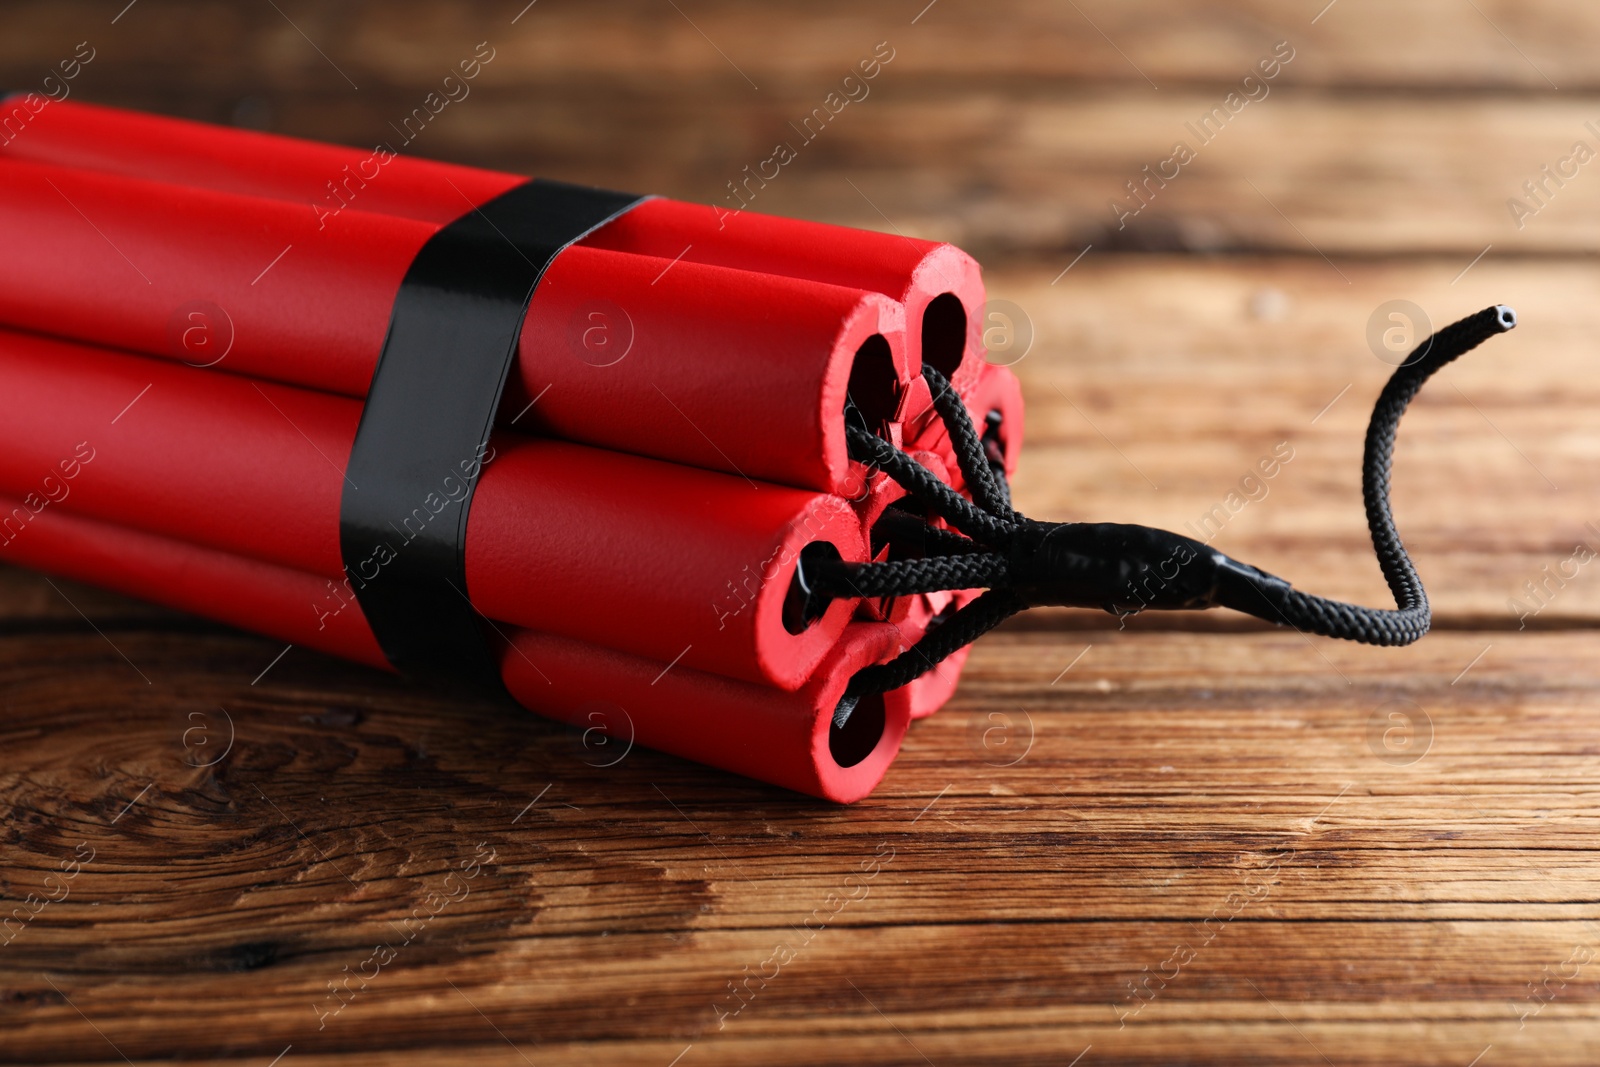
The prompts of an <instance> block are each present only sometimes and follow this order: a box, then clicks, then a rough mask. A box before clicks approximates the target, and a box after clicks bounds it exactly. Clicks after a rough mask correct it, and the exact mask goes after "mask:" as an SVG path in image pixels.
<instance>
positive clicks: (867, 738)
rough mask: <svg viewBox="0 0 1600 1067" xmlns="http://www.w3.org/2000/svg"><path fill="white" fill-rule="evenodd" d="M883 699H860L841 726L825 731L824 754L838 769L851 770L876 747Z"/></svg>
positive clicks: (883, 718)
mask: <svg viewBox="0 0 1600 1067" xmlns="http://www.w3.org/2000/svg"><path fill="white" fill-rule="evenodd" d="M885 722H886V720H885V717H884V710H883V695H882V694H881V693H880V694H876V695H874V696H867V697H862V698H861V703H859V704H857V705H856V710H855V711H853V712H852V713H851V714H850V718H848V719H846V720H845V724H844V725H843V726H830V727H829V728H828V752H829V754H830V755H832V756H833V762H835V763H837V764H838V765H839V766H841V767H854V766H855V765H856V764H858V763H860V762H861V761H862V760H864V759H866V758H867V757H868V756H870V755H872V753H873V750H874V749H876V748H877V747H878V742H879V741H881V740H883V728H884V725H885Z"/></svg>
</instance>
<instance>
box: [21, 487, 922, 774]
mask: <svg viewBox="0 0 1600 1067" xmlns="http://www.w3.org/2000/svg"><path fill="white" fill-rule="evenodd" d="M23 506H24V505H23V503H22V501H21V500H20V499H7V498H0V508H4V509H5V510H6V513H8V514H9V513H10V512H11V511H12V510H13V509H15V508H18V507H23ZM6 555H7V556H8V558H10V559H11V560H13V561H15V562H18V563H22V564H24V565H26V566H30V567H34V568H37V569H39V570H43V571H47V572H49V573H52V574H57V575H60V576H62V577H67V578H72V579H76V580H79V581H85V582H91V583H93V584H95V585H101V586H104V587H106V588H108V589H113V590H115V591H117V592H121V593H124V594H126V595H129V596H135V597H139V598H141V599H145V600H150V601H154V602H156V603H160V604H165V605H167V606H169V607H174V608H178V609H180V610H183V611H190V612H194V613H196V614H200V615H205V616H207V617H210V618H213V619H217V620H220V621H222V622H226V623H230V624H233V625H236V626H240V627H243V628H245V629H250V630H254V631H257V632H260V633H265V634H268V635H269V636H272V637H275V638H277V639H278V640H280V641H288V642H291V643H293V644H296V645H303V646H305V647H308V648H315V649H318V650H320V651H323V652H328V653H331V654H333V655H338V656H343V657H346V658H349V659H354V660H357V661H358V662H362V663H366V664H368V665H370V666H374V667H380V668H384V669H387V667H388V665H387V663H386V661H385V660H384V657H383V653H382V652H381V651H380V650H379V649H378V647H377V643H376V642H375V641H373V639H372V633H371V631H370V630H369V629H368V628H367V624H366V621H365V619H363V618H362V617H361V615H360V612H359V609H352V610H351V611H350V612H349V613H347V614H343V615H341V616H339V617H338V618H336V619H334V620H333V621H332V622H331V623H330V624H329V625H327V626H325V627H321V628H318V627H316V626H314V625H313V624H312V620H311V618H310V616H309V614H308V613H307V612H305V610H304V608H303V605H304V603H305V602H306V600H307V599H308V598H312V597H316V596H318V595H320V593H321V589H322V586H323V584H324V583H323V581H322V579H320V578H318V577H316V576H314V575H310V574H305V573H302V572H299V571H295V570H291V569H288V568H284V567H278V566H275V565H273V564H268V563H260V562H257V561H255V560H248V559H244V558H242V557H239V556H233V555H229V554H228V553H225V552H219V551H216V550H215V549H208V548H202V547H199V546H196V545H191V544H188V543H185V542H182V541H177V540H173V539H169V538H164V537H159V536H156V535H153V534H148V533H142V532H139V531H135V530H129V529H125V528H123V527H120V526H117V525H114V524H110V523H102V522H96V521H94V520H91V519H85V518H82V517H79V516H76V515H72V514H70V513H68V512H66V511H65V510H63V509H59V508H48V509H46V510H44V511H42V512H40V513H39V515H38V516H37V517H36V518H35V519H34V520H33V522H31V523H30V525H29V528H28V529H27V531H26V532H25V533H24V534H22V535H20V536H18V537H17V538H16V539H15V540H14V542H13V543H12V544H11V545H9V546H8V548H7V549H6ZM506 637H507V639H508V641H507V642H501V645H500V648H499V650H498V656H499V663H500V668H501V675H502V678H503V679H504V681H505V683H506V685H507V687H508V688H509V689H510V690H511V692H512V693H513V695H515V696H516V697H517V699H518V700H519V701H520V702H521V703H523V704H524V705H525V706H527V707H529V708H530V709H532V710H534V711H537V712H539V713H540V714H542V715H546V716H548V717H550V718H554V719H559V720H562V721H565V722H568V723H571V724H573V725H574V726H577V727H581V728H584V729H585V730H588V729H591V728H603V729H606V730H609V731H610V732H611V733H612V734H613V735H614V737H615V740H616V741H617V743H618V747H619V748H620V749H622V750H623V751H624V752H625V751H626V746H628V745H630V744H632V743H638V744H640V745H644V746H646V747H649V748H656V749H660V750H661V751H664V752H671V753H673V754H675V755H678V756H682V757H684V758H685V759H690V760H695V761H697V762H700V763H706V764H710V765H711V766H714V767H719V768H721V769H723V770H728V771H732V772H734V773H736V774H742V775H745V776H747V777H750V778H755V779H758V780H760V781H764V782H769V783H772V784H774V785H780V786H783V787H785V788H788V789H793V790H796V791H798V792H802V793H808V794H810V795H812V796H817V797H822V798H824V799H826V800H833V801H837V802H839V803H845V804H847V803H851V802H853V801H856V800H859V799H861V798H862V797H864V796H866V795H867V794H868V793H870V792H871V791H872V789H873V788H874V787H875V786H876V785H877V784H878V782H879V781H880V780H881V779H882V777H883V775H884V773H885V771H887V770H888V767H889V764H890V763H891V762H893V760H894V757H895V755H896V754H897V753H898V751H899V748H900V740H901V738H902V737H903V736H904V734H905V730H906V724H907V721H908V720H907V715H908V710H907V705H906V702H905V701H904V700H903V699H900V698H898V697H897V696H896V694H890V695H889V697H887V698H885V699H882V700H878V701H873V702H870V703H868V704H865V705H863V706H862V707H861V708H858V709H857V711H856V713H855V715H853V716H852V717H851V720H850V723H848V724H847V725H846V729H845V730H842V731H836V730H833V729H831V720H832V716H833V709H834V708H835V706H836V705H837V704H838V701H839V698H840V696H841V695H842V694H843V692H844V687H845V684H846V683H847V682H848V681H849V679H850V676H851V675H852V674H853V673H855V671H857V670H859V669H861V668H862V667H865V666H868V665H869V664H872V663H875V662H882V661H884V660H887V659H888V658H889V657H890V656H892V655H893V654H894V652H895V649H896V642H895V634H894V631H893V630H892V629H891V628H889V627H885V626H874V625H872V624H866V623H857V624H852V625H851V626H850V627H849V628H848V629H847V630H845V631H844V632H843V634H842V635H841V637H840V640H839V642H838V643H837V645H836V646H835V647H834V648H833V649H831V650H830V651H829V654H828V658H827V659H826V660H825V661H824V662H823V666H822V669H821V670H819V671H818V672H817V676H816V677H815V678H814V679H813V680H812V681H811V682H810V683H809V684H808V685H807V686H806V687H805V688H803V689H801V690H800V691H799V692H793V693H791V692H784V691H782V690H778V689H772V688H768V687H765V686H758V685H751V684H749V683H747V682H738V681H734V680H732V679H729V678H725V677H722V676H720V675H716V674H708V673H705V672H701V671H695V670H692V669H690V668H688V667H685V666H683V665H682V664H678V665H675V666H672V667H671V668H670V669H664V667H663V665H662V664H660V663H656V662H653V661H650V660H646V659H641V658H639V657H636V656H629V655H626V654H624V653H621V652H616V651H613V650H612V649H609V648H599V647H596V646H593V645H586V644H584V643H582V642H579V641H573V640H571V639H568V638H561V637H555V636H552V635H549V634H541V633H538V632H536V631H532V630H522V629H508V630H507V631H506Z"/></svg>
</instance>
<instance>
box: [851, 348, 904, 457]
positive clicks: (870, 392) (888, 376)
mask: <svg viewBox="0 0 1600 1067" xmlns="http://www.w3.org/2000/svg"><path fill="white" fill-rule="evenodd" d="M850 401H851V403H853V404H855V406H856V410H857V411H859V412H861V414H862V416H863V417H864V418H865V419H866V421H867V427H868V428H869V429H871V430H872V432H874V433H877V432H878V431H879V430H880V428H882V427H884V426H886V425H887V424H888V423H889V421H890V420H891V419H893V418H894V417H895V415H897V414H898V413H899V410H900V382H899V381H898V379H897V378H896V376H895V372H894V352H893V351H892V350H891V349H890V348H889V342H888V340H887V339H885V338H884V336H883V335H882V334H879V333H875V334H873V335H872V336H871V337H869V338H867V339H866V340H865V341H863V342H861V347H860V348H858V349H856V358H855V362H854V363H852V364H851V365H850Z"/></svg>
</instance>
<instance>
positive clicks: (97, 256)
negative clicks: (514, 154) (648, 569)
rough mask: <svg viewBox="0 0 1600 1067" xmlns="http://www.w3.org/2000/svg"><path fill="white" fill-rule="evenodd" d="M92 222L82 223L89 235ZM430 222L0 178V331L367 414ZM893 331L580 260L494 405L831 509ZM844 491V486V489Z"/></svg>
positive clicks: (892, 363)
mask: <svg viewBox="0 0 1600 1067" xmlns="http://www.w3.org/2000/svg"><path fill="white" fill-rule="evenodd" d="M91 220H92V221H91ZM436 229H437V227H436V226H434V225H433V224H431V223H421V222H414V221H411V220H408V219H401V218H392V217H389V216H384V215H374V214H369V213H366V212H360V211H351V212H348V213H345V214H342V215H340V216H339V217H338V218H336V219H333V220H332V221H331V222H329V224H328V226H327V228H326V229H325V230H320V231H319V228H318V223H317V220H316V218H315V216H313V215H312V214H311V213H310V212H308V211H306V210H305V209H304V208H303V207H300V206H297V205H293V204H290V203H287V202H284V201H281V200H267V199H261V198H251V197H240V196H235V195H232V194H228V193H218V192H211V191H205V190H193V189H184V188H181V187H178V186H172V185H164V184H159V183H152V182H145V181H139V180H135V179H130V178H124V177H117V176H113V175H106V174H99V173H94V172H90V171H78V170H67V169H63V168H59V167H46V166H36V165H33V164H27V163H9V164H7V163H0V230H4V232H5V233H6V234H7V236H8V239H9V242H10V244H9V247H10V248H11V249H12V250H13V254H12V255H8V256H5V257H0V322H3V323H5V324H8V325H12V326H16V327H21V328H24V329H29V330H36V331H39V332H43V333H51V334H56V335H60V336H67V337H71V338H73V339H75V340H81V341H86V342H90V343H94V344H99V345H105V346H108V347H117V348H129V349H133V350H136V351H140V352H144V353H148V354H151V355H161V356H167V357H169V358H174V359H181V360H183V361H185V362H188V363H190V364H193V365H197V366H214V367H216V368H218V369H221V370H231V371H235V372H237V373H240V374H247V375H251V376H254V377H258V378H264V379H272V380H276V381H282V382H287V383H289V384H295V385H301V386H305V387H310V388H317V389H324V390H328V391H330V392H337V393H343V394H345V395H347V396H353V397H362V396H365V395H366V391H367V386H368V383H369V382H370V381H371V379H372V374H373V370H374V368H375V367H376V366H377V362H378V356H379V353H380V352H381V351H382V348H383V343H384V337H385V335H386V334H387V332H388V329H389V319H390V312H391V310H392V308H393V305H394V301H395V296H396V293H397V291H398V289H399V286H400V281H401V278H402V277H403V276H404V275H405V273H406V269H407V267H408V266H409V265H410V263H411V261H412V259H413V258H414V256H415V255H416V252H417V250H418V249H419V248H421V246H422V244H423V243H424V242H425V241H426V240H427V239H428V238H429V237H430V236H431V235H432V234H433V233H434V232H435V230H436ZM902 323H903V313H902V311H901V309H900V307H899V305H897V304H896V303H895V302H893V301H892V300H890V299H888V298H887V297H884V296H882V295H880V294H877V293H872V292H865V291H862V290H858V289H845V288H841V287H838V286H833V285H826V284H821V283H817V282H808V281H798V280H795V279H792V278H780V277H773V276H768V275H759V274H751V273H749V272H746V271H741V270H733V269H729V268H725V267H717V266H708V265H705V264H700V263H676V264H674V263H672V262H671V261H669V260H657V259H652V258H649V257H645V256H637V255H631V254H628V253H618V252H610V251H605V250H602V249H591V248H583V247H576V248H571V249H568V250H567V251H566V252H565V253H563V254H562V255H560V256H559V257H557V259H556V261H555V262H554V263H553V264H552V265H551V267H550V269H549V270H548V271H547V272H546V274H545V276H544V279H543V280H542V282H541V283H540V285H539V288H538V291H537V292H536V293H535V296H534V299H533V302H532V304H531V307H530V310H529V313H528V316H527V320H526V322H525V325H524V328H523V331H522V343H521V346H520V353H519V359H518V360H517V365H516V370H514V371H513V374H512V381H511V383H510V385H509V388H508V390H507V393H506V396H505V402H504V403H503V405H502V408H501V412H502V418H503V421H505V422H515V424H516V425H517V426H518V428H521V429H526V430H530V431H533V432H540V433H545V434H548V435H551V436H558V437H563V438H566V439H568V440H574V441H580V442H584V443H587V444H594V445H600V446H602V447H608V448H615V449H620V450H623V451H628V452H634V453H636V454H639V455H648V456H654V457H656V458H660V459H668V460H674V461H677V462H681V463H688V464H692V465H695V466H701V467H707V468H710V469H719V470H727V471H730V472H734V473H739V474H742V475H745V476H748V477H750V478H756V479H765V480H768V481H777V482H782V483H784V484H788V485H796V486H801V487H805V488H812V489H824V490H829V491H834V492H841V491H846V490H847V489H848V488H849V487H850V486H851V485H852V484H854V483H856V482H858V481H859V478H860V474H859V468H853V467H852V464H851V463H850V460H849V457H848V456H847V454H846V451H845V444H844V421H843V410H844V403H845V398H846V395H847V394H848V395H850V396H851V397H853V398H854V399H855V401H856V404H857V406H859V407H861V408H862V409H863V410H864V411H865V412H866V413H867V414H868V415H869V417H870V418H871V419H873V420H874V422H882V421H887V420H890V419H892V418H893V417H894V416H895V414H896V411H897V408H898V404H899V398H900V393H901V389H902V385H903V383H904V382H905V381H906V379H907V377H908V375H910V374H915V373H920V371H919V369H918V368H912V367H910V366H909V365H908V364H907V363H906V354H905V350H904V345H903V337H902V335H903V326H902ZM853 469H854V470H856V471H857V473H855V474H854V475H852V470H853Z"/></svg>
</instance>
